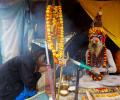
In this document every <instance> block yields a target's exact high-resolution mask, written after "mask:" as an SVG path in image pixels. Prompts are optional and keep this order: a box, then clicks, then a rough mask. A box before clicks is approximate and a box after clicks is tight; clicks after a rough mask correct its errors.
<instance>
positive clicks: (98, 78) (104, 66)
mask: <svg viewBox="0 0 120 100" xmlns="http://www.w3.org/2000/svg"><path fill="white" fill-rule="evenodd" d="M106 50H107V48H106V47H104V58H103V64H102V66H103V68H106V66H107V54H106ZM91 56H92V55H91V53H90V50H89V52H88V61H87V65H89V66H91ZM88 75H90V77H92V79H93V80H94V81H101V80H102V79H103V77H104V75H105V73H104V72H101V73H100V74H99V75H95V74H94V73H92V72H88Z"/></svg>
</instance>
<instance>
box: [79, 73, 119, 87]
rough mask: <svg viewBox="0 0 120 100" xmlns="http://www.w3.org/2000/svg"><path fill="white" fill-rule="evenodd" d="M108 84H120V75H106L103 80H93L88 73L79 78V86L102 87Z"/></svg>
mask: <svg viewBox="0 0 120 100" xmlns="http://www.w3.org/2000/svg"><path fill="white" fill-rule="evenodd" d="M106 86H120V76H117V75H105V77H104V78H103V80H101V81H93V80H92V78H91V77H90V76H88V75H84V76H83V77H82V78H80V79H79V87H84V88H100V87H106Z"/></svg>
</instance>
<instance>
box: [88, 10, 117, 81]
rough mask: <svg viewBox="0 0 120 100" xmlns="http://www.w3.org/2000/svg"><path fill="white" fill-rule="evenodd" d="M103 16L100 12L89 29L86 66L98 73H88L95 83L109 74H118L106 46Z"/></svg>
mask: <svg viewBox="0 0 120 100" xmlns="http://www.w3.org/2000/svg"><path fill="white" fill-rule="evenodd" d="M101 16H102V13H101V12H98V13H97V16H96V17H95V20H94V22H93V24H92V27H91V28H90V29H89V46H88V50H87V52H86V64H87V65H89V66H91V67H93V71H94V72H96V73H97V74H94V73H92V72H89V71H87V74H88V75H89V76H90V77H91V78H92V79H93V80H95V81H100V80H102V79H103V77H104V75H106V74H108V73H115V72H116V65H115V62H114V60H113V56H112V53H111V51H110V50H109V49H107V48H106V46H105V39H106V32H105V30H104V29H103V27H102V22H101Z"/></svg>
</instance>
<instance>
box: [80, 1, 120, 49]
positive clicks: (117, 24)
mask: <svg viewBox="0 0 120 100" xmlns="http://www.w3.org/2000/svg"><path fill="white" fill-rule="evenodd" d="M80 4H81V6H82V7H83V8H84V10H85V11H86V12H87V13H88V15H89V16H90V17H91V18H92V19H94V17H95V15H96V13H97V12H98V11H99V8H100V7H101V8H102V12H103V16H102V21H103V27H104V28H105V30H106V31H107V35H108V36H109V38H110V39H111V40H112V41H113V42H114V43H115V44H116V45H117V46H118V47H119V48H120V10H119V9H120V1H119V0H106V1H105V0H104V1H100V0H99V1H98V0H80Z"/></svg>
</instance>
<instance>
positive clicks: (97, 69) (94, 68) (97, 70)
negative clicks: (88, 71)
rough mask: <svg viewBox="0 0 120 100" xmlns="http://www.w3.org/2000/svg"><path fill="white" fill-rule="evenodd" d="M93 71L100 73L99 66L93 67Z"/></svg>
mask: <svg viewBox="0 0 120 100" xmlns="http://www.w3.org/2000/svg"><path fill="white" fill-rule="evenodd" d="M92 71H93V73H95V74H100V71H99V68H96V67H93V68H92Z"/></svg>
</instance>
